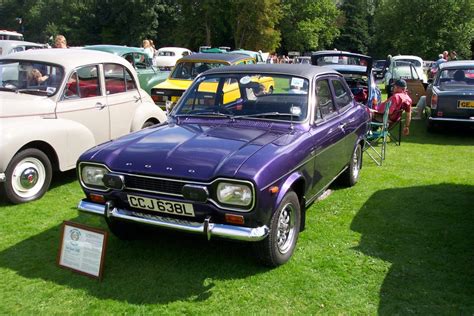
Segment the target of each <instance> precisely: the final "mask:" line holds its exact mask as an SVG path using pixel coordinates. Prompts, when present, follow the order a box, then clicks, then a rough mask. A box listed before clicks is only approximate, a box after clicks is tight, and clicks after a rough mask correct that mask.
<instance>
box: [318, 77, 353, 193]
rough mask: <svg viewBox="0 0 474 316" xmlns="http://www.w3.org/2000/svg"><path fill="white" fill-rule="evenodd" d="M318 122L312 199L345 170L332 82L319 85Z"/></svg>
mask: <svg viewBox="0 0 474 316" xmlns="http://www.w3.org/2000/svg"><path fill="white" fill-rule="evenodd" d="M315 86H316V109H315V122H314V124H313V126H312V128H311V138H312V142H313V149H312V152H311V154H312V156H314V173H313V177H312V178H313V183H312V186H311V189H310V196H311V197H313V196H315V195H316V194H318V193H320V192H321V190H323V189H324V188H325V187H326V186H327V185H328V184H329V183H330V182H331V181H332V180H333V179H334V178H335V177H336V176H337V174H338V173H339V172H340V171H341V169H342V168H343V166H344V160H345V156H346V153H345V148H344V127H343V126H341V122H340V120H339V113H338V112H337V109H336V106H335V104H334V98H333V95H332V94H333V93H332V91H331V86H330V82H329V78H322V79H318V80H317V81H316V85H315Z"/></svg>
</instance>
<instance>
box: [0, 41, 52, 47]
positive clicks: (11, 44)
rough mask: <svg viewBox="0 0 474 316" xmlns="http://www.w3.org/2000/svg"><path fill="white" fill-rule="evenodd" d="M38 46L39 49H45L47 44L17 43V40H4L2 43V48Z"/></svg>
mask: <svg viewBox="0 0 474 316" xmlns="http://www.w3.org/2000/svg"><path fill="white" fill-rule="evenodd" d="M26 45H29V46H37V47H45V44H39V43H33V42H26V41H15V40H2V41H0V46H3V47H5V46H9V47H14V46H26Z"/></svg>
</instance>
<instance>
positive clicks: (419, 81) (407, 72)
mask: <svg viewBox="0 0 474 316" xmlns="http://www.w3.org/2000/svg"><path fill="white" fill-rule="evenodd" d="M389 71H390V78H391V79H390V80H389V85H388V87H386V89H387V90H386V91H387V96H389V97H390V96H391V95H392V94H393V84H394V83H395V82H396V81H397V80H399V79H403V80H405V81H406V83H407V93H408V95H409V96H410V98H411V100H412V102H413V104H416V103H418V100H419V99H420V98H421V97H422V96H424V95H426V87H427V86H428V84H425V83H424V82H423V78H422V77H421V76H420V74H419V73H418V70H417V68H416V67H415V65H414V64H413V63H411V62H407V61H393V62H392V65H391V67H390V70H389Z"/></svg>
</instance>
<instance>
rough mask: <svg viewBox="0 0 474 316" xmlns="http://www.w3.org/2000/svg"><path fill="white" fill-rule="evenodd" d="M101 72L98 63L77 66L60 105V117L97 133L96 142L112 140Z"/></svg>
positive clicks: (64, 90) (58, 115)
mask: <svg viewBox="0 0 474 316" xmlns="http://www.w3.org/2000/svg"><path fill="white" fill-rule="evenodd" d="M99 75H100V67H99V66H98V65H88V66H84V67H80V68H77V69H76V70H75V71H73V72H72V73H71V74H70V75H69V77H68V80H67V81H66V84H65V86H64V88H63V90H62V96H61V98H60V100H59V101H58V103H57V105H56V116H57V118H58V119H64V120H71V121H75V122H78V123H80V124H82V125H84V126H86V127H87V128H88V129H89V130H90V131H91V132H92V134H93V135H94V138H95V142H96V144H100V143H103V142H106V141H108V140H110V129H109V126H110V123H109V119H110V117H109V108H108V106H107V100H106V97H105V95H104V93H103V91H102V89H101V85H100V80H99ZM71 141H73V140H71Z"/></svg>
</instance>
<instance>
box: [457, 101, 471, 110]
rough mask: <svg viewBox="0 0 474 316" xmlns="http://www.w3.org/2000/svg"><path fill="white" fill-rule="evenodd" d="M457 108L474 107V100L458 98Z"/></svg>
mask: <svg viewBox="0 0 474 316" xmlns="http://www.w3.org/2000/svg"><path fill="white" fill-rule="evenodd" d="M458 108H460V109H474V101H466V100H460V101H458Z"/></svg>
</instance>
